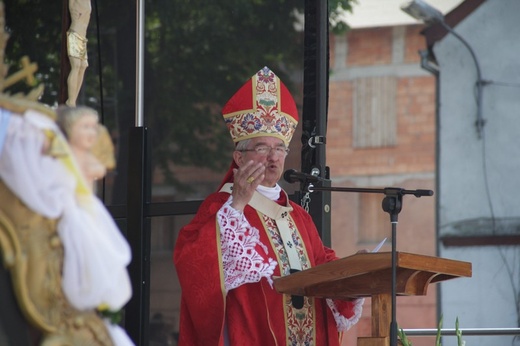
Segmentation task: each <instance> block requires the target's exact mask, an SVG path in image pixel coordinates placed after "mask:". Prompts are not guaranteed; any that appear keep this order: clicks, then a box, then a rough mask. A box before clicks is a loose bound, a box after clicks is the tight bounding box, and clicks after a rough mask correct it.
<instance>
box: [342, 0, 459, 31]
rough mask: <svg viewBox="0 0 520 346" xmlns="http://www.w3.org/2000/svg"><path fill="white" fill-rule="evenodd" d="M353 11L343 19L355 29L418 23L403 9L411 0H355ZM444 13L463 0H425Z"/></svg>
mask: <svg viewBox="0 0 520 346" xmlns="http://www.w3.org/2000/svg"><path fill="white" fill-rule="evenodd" d="M354 1H355V2H354V3H353V6H352V7H353V11H352V13H346V14H345V17H344V18H343V20H344V21H345V22H346V23H347V24H348V25H349V26H350V27H351V28H354V29H357V28H366V27H378V26H393V25H405V24H413V23H418V21H417V20H416V19H414V18H412V17H411V16H409V15H408V14H406V13H405V12H403V11H402V10H401V8H400V7H401V6H402V5H403V4H407V3H409V2H410V0H354ZM424 1H425V2H427V3H428V4H429V5H431V6H433V7H435V8H436V9H438V10H439V11H441V12H442V13H443V14H446V13H448V12H450V11H451V10H452V9H454V8H455V7H457V5H459V4H460V3H461V2H463V0H424Z"/></svg>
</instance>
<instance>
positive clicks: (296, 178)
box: [283, 168, 323, 184]
mask: <svg viewBox="0 0 520 346" xmlns="http://www.w3.org/2000/svg"><path fill="white" fill-rule="evenodd" d="M283 179H284V180H285V181H286V182H288V183H290V184H292V183H296V182H302V183H317V182H318V181H322V180H323V179H322V178H320V177H317V176H315V175H311V174H307V173H302V172H298V171H297V170H295V169H292V168H291V169H288V170H286V171H285V173H284V174H283Z"/></svg>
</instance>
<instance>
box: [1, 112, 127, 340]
mask: <svg viewBox="0 0 520 346" xmlns="http://www.w3.org/2000/svg"><path fill="white" fill-rule="evenodd" d="M44 131H51V132H52V133H53V134H54V135H55V136H58V137H59V139H60V140H63V141H65V138H64V137H63V135H62V134H61V132H60V131H59V129H58V127H57V126H56V124H55V123H54V122H53V121H51V120H50V119H49V118H48V117H46V116H45V115H42V114H40V113H38V112H35V111H27V112H26V113H24V114H23V115H20V114H11V113H10V112H8V111H6V110H4V109H0V179H1V180H3V181H4V182H5V184H6V185H7V186H8V187H9V188H10V189H11V191H13V193H15V194H16V195H17V196H18V197H19V198H20V199H21V200H22V201H23V202H24V203H25V204H26V205H27V206H28V207H29V208H30V209H31V210H33V211H34V212H36V213H38V214H41V215H43V216H45V217H47V218H51V219H56V218H60V220H59V222H58V233H59V235H60V239H61V241H62V243H63V246H64V264H63V283H62V284H63V291H64V293H65V295H66V296H67V298H68V299H69V301H70V303H71V304H72V305H73V306H74V307H76V308H77V309H79V310H85V309H95V308H96V307H98V306H99V305H101V304H106V305H107V306H108V307H109V309H110V310H119V309H121V308H122V307H123V306H124V305H125V304H126V302H128V300H129V299H130V297H131V295H132V289H131V284H130V279H129V276H128V272H127V269H126V267H127V265H128V264H129V263H130V260H131V252H130V247H129V245H128V243H127V241H126V239H125V238H124V237H123V235H122V234H121V232H120V231H119V229H118V228H117V226H116V225H115V223H114V221H113V219H112V218H111V216H110V215H109V213H108V211H107V210H106V209H105V207H104V206H103V204H102V203H101V201H99V199H98V198H97V197H96V196H94V195H93V194H90V195H84V196H82V197H81V198H80V199H78V196H77V192H76V184H77V182H78V177H77V174H76V175H75V174H73V173H72V172H71V169H70V167H69V168H66V167H65V165H64V164H63V163H62V162H61V161H60V160H58V159H56V158H54V157H51V156H49V155H43V154H42V150H43V148H44V146H45V143H46V138H47V137H46V135H45V134H44ZM105 324H106V325H107V329H108V330H109V333H110V335H111V337H112V339H113V341H114V344H115V345H117V346H126V345H133V342H132V341H131V340H130V338H129V337H128V335H127V334H126V332H125V331H124V330H123V329H122V328H120V327H119V326H117V325H112V324H110V323H108V322H107V321H105Z"/></svg>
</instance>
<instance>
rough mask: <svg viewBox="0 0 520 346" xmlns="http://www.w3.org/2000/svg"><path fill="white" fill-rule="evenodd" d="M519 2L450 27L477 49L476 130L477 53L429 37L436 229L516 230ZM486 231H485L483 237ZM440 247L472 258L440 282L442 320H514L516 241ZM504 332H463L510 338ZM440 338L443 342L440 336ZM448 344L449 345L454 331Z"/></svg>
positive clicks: (519, 253)
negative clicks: (435, 80)
mask: <svg viewBox="0 0 520 346" xmlns="http://www.w3.org/2000/svg"><path fill="white" fill-rule="evenodd" d="M519 13H520V1H518V0H488V1H486V2H484V3H483V4H482V5H481V6H479V7H478V8H477V9H476V10H475V11H474V12H473V13H471V14H470V15H469V16H467V17H466V19H465V20H464V21H462V22H461V23H459V25H457V26H456V27H455V28H454V29H455V31H456V32H457V33H458V34H460V36H461V37H463V38H464V39H465V40H466V41H467V42H468V43H469V45H470V46H471V47H472V49H473V50H474V52H475V55H476V57H477V60H478V62H479V64H480V68H481V74H482V79H483V80H485V81H486V82H485V85H484V86H483V89H482V91H483V92H482V102H481V104H482V108H481V110H482V116H483V118H484V119H485V121H486V123H485V126H484V128H483V132H482V133H481V136H480V137H479V135H478V133H477V130H476V127H475V121H476V114H477V100H476V94H475V82H476V80H477V73H476V67H475V62H474V61H473V59H472V57H471V55H470V53H469V50H468V49H467V47H465V46H464V45H463V44H462V43H461V41H460V40H458V39H457V38H456V37H455V36H454V35H452V34H448V35H447V36H445V37H444V38H443V39H442V40H441V41H439V42H437V43H436V44H435V46H434V53H435V56H436V58H437V61H438V64H439V68H440V80H439V82H440V94H439V101H440V109H439V110H440V112H439V114H440V119H439V120H440V127H439V129H438V133H439V152H438V178H439V186H438V198H439V206H438V220H439V224H438V228H439V234H440V236H441V239H442V237H445V236H460V237H466V238H467V237H486V236H490V235H511V234H513V235H514V234H516V235H518V234H519V233H520V221H519V220H520V200H519V197H518V191H520V179H519V172H520V41H519V40H518V33H519V32H520V29H519V24H518V23H519V22H518V16H519ZM482 239H485V238H482ZM440 255H441V256H442V257H446V258H453V259H460V260H463V261H469V262H472V264H473V277H472V278H471V279H458V280H454V281H452V282H446V283H443V284H441V296H442V311H443V313H444V316H445V327H447V328H454V323H455V322H454V321H455V318H456V317H457V316H458V317H459V319H460V323H461V327H463V328H477V327H479V328H488V327H502V328H503V327H517V326H518V320H519V318H518V310H517V309H518V299H519V292H520V278H519V267H520V248H519V246H517V245H516V246H512V245H509V246H507V245H506V246H500V247H496V246H464V247H460V246H457V247H447V246H444V245H442V244H441V246H440ZM512 339H513V338H512V337H510V336H509V337H493V338H483V337H477V338H469V337H468V338H467V341H468V343H469V344H471V345H472V346H474V345H491V344H493V345H511V344H512ZM443 345H444V344H443ZM446 345H455V340H454V338H451V339H449V338H448V339H447V340H446Z"/></svg>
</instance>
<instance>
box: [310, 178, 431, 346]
mask: <svg viewBox="0 0 520 346" xmlns="http://www.w3.org/2000/svg"><path fill="white" fill-rule="evenodd" d="M301 186H303V187H304V186H307V191H308V192H310V193H312V192H314V191H340V192H361V193H382V194H384V195H385V197H384V198H383V202H382V207H383V211H385V212H387V213H388V214H390V223H391V224H392V293H391V295H392V320H391V322H390V345H391V346H397V314H396V305H397V303H396V296H397V292H396V286H397V250H396V248H397V241H396V238H397V216H398V214H399V212H400V211H401V209H402V207H403V196H404V195H414V196H415V197H422V196H433V191H432V190H405V189H402V188H399V187H385V188H384V189H371V188H352V187H315V186H314V185H313V184H308V183H307V182H303V184H302V185H301Z"/></svg>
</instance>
